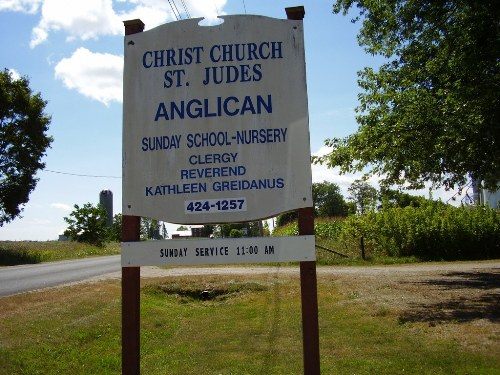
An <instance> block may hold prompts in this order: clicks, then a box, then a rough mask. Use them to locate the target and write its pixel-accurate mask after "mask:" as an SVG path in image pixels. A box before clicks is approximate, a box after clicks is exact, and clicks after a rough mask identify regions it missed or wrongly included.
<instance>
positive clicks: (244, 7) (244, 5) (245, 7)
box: [243, 0, 247, 15]
mask: <svg viewBox="0 0 500 375" xmlns="http://www.w3.org/2000/svg"><path fill="white" fill-rule="evenodd" d="M243 9H245V15H246V14H247V6H246V4H245V0H243Z"/></svg>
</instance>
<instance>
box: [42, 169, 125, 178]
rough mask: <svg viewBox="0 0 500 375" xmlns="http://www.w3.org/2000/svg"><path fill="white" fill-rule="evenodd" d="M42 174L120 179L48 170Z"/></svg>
mask: <svg viewBox="0 0 500 375" xmlns="http://www.w3.org/2000/svg"><path fill="white" fill-rule="evenodd" d="M43 171H44V172H50V173H57V174H65V175H68V176H77V177H92V178H121V176H96V175H91V174H78V173H69V172H60V171H53V170H50V169H44V170H43Z"/></svg>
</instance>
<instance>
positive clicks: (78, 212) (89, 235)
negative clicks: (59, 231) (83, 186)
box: [64, 203, 109, 246]
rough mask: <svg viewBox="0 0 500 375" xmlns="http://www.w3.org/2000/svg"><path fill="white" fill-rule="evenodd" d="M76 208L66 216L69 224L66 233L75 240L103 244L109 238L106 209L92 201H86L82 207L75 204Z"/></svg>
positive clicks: (96, 244)
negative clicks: (93, 203) (94, 204)
mask: <svg viewBox="0 0 500 375" xmlns="http://www.w3.org/2000/svg"><path fill="white" fill-rule="evenodd" d="M74 208H75V209H74V210H73V211H72V212H71V213H70V214H69V216H68V217H65V218H64V221H65V222H66V223H67V224H68V229H66V230H65V231H64V235H65V236H68V237H70V238H71V239H72V240H73V241H77V242H85V243H88V244H92V245H95V246H103V245H104V243H106V242H107V241H108V240H109V230H108V228H107V227H106V218H107V214H106V209H105V208H104V207H103V206H102V205H100V204H98V205H97V206H93V205H92V203H85V204H84V205H83V206H82V207H80V206H78V205H77V204H75V206H74Z"/></svg>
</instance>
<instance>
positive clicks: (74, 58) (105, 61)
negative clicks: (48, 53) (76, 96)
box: [55, 48, 123, 105]
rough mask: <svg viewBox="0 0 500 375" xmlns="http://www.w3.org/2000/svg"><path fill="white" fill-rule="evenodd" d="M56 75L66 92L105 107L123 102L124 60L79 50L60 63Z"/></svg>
mask: <svg viewBox="0 0 500 375" xmlns="http://www.w3.org/2000/svg"><path fill="white" fill-rule="evenodd" d="M55 75H56V78H57V79H60V80H62V81H63V83H64V85H65V86H66V87H67V88H69V89H75V90H77V91H78V92H79V93H80V94H82V95H85V96H86V97H89V98H91V99H94V100H97V101H100V102H102V103H104V104H105V105H109V103H111V102H121V101H122V75H123V56H116V55H112V54H109V53H94V52H91V51H89V50H88V49H86V48H78V49H77V50H76V51H75V52H74V53H73V55H71V57H69V58H65V59H62V60H61V61H59V63H58V64H57V65H56V67H55Z"/></svg>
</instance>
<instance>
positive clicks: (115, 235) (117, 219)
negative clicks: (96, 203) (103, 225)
mask: <svg viewBox="0 0 500 375" xmlns="http://www.w3.org/2000/svg"><path fill="white" fill-rule="evenodd" d="M122 219H123V217H122V214H116V215H115V216H113V225H111V228H109V230H108V232H109V233H108V235H109V237H108V238H109V240H110V241H114V242H121V240H122Z"/></svg>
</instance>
